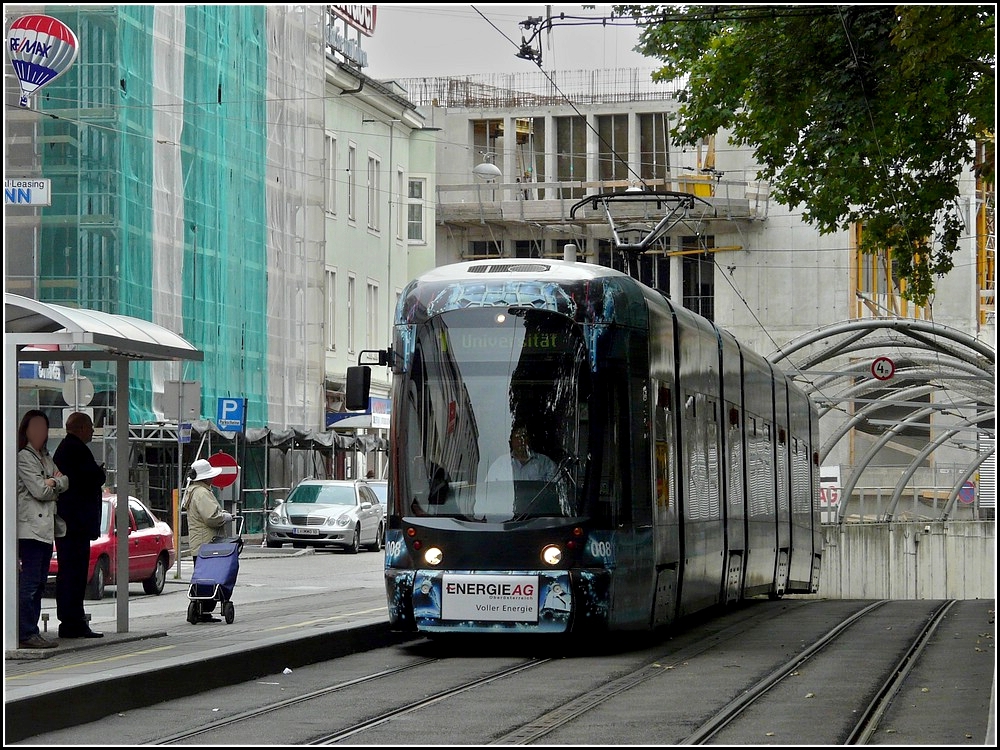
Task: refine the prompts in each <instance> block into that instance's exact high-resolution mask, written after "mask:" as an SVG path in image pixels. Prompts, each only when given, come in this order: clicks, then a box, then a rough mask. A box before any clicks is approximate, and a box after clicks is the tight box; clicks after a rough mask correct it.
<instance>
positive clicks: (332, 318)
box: [325, 271, 337, 352]
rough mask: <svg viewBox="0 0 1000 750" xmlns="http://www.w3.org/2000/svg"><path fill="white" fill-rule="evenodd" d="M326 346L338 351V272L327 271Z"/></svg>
mask: <svg viewBox="0 0 1000 750" xmlns="http://www.w3.org/2000/svg"><path fill="white" fill-rule="evenodd" d="M325 324H326V348H327V349H329V350H330V351H332V352H334V351H337V272H336V271H327V272H326V323H325Z"/></svg>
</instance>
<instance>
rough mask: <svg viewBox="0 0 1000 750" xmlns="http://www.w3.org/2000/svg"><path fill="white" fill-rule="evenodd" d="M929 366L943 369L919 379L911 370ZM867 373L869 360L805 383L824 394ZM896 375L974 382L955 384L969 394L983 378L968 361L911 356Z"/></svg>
mask: <svg viewBox="0 0 1000 750" xmlns="http://www.w3.org/2000/svg"><path fill="white" fill-rule="evenodd" d="M928 366H937V367H939V368H940V370H941V371H940V372H938V373H937V374H935V375H934V376H933V377H930V378H926V377H925V378H919V379H918V378H913V377H912V376H911V371H913V370H914V369H915V368H919V367H928ZM946 367H947V368H949V369H954V370H956V371H957V372H955V373H951V372H945V368H946ZM867 373H868V363H867V362H857V363H851V364H849V365H847V366H845V367H844V369H843V370H840V371H835V372H834V374H831V375H827V376H825V377H824V378H818V379H816V380H814V381H812V382H809V383H807V384H805V386H804V388H805V390H806V392H807V393H820V394H822V390H823V389H824V388H828V387H829V386H831V385H832V384H833V383H835V382H836V381H838V380H840V379H842V378H858V377H863V376H865V375H867ZM962 373H967V374H962ZM894 377H895V378H896V379H898V380H906V381H912V380H918V382H924V383H926V382H930V381H946V380H953V381H957V382H960V383H961V382H968V383H970V384H972V385H971V387H969V388H960V387H958V386H955V387H954V389H955V390H957V391H962V392H968V394H969V395H972V393H973V392H974V389H975V385H974V384H975V383H976V382H977V381H978V380H981V379H982V370H978V369H975V368H973V367H972V366H971V365H968V364H966V363H956V362H947V363H946V362H940V361H938V360H936V359H930V358H918V357H911V358H910V359H909V360H908V361H907V362H906V366H905V367H902V368H900V367H897V368H896V374H895V376H894ZM858 385H864V386H868V388H866V390H878V389H879V388H882V387H884V385H882V381H876V382H875V383H871V382H869V381H868V380H865V381H864V382H863V383H859V384H858ZM839 400H843V399H839Z"/></svg>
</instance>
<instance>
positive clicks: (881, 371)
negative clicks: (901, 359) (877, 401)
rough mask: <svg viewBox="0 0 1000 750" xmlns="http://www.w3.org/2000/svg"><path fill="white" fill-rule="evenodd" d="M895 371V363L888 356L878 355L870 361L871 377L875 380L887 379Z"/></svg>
mask: <svg viewBox="0 0 1000 750" xmlns="http://www.w3.org/2000/svg"><path fill="white" fill-rule="evenodd" d="M895 372H896V365H895V364H893V362H892V360H891V359H889V358H888V357H879V358H878V359H876V360H875V361H874V362H872V377H873V378H875V379H876V380H888V379H889V378H891V377H892V376H893V375H894V374H895Z"/></svg>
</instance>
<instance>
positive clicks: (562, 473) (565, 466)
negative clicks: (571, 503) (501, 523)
mask: <svg viewBox="0 0 1000 750" xmlns="http://www.w3.org/2000/svg"><path fill="white" fill-rule="evenodd" d="M574 460H575V459H574V457H573V456H566V457H565V458H563V459H562V460H561V461H560V462H559V464H558V465H557V466H556V471H555V473H554V474H553V475H552V477H551V478H549V479H548V480H547V481H546V482H545V483H544V484H543V485H542V486H541V487H539V488H538V490H537V491H536V492H535V494H534V495H532V497H531V499H530V500H528V502H527V504H526V505H525V506H524V508H523V509H522V510H521V511H520V512H519V513H516V514H515V515H514V517H513V518H512V519H511V520H512V521H524V520H526V519H528V518H529V517H530V511H531V510H532V508H534V506H535V503H537V502H538V500H539V499H540V498H543V497H544V498H546V499H551V498H552V491H551V488H552V487H553V486H554V487H555V492H556V498H555V499H556V501H557V502H558V504H559V512H558V513H548V512H547V513H543V514H542V515H546V516H549V515H558V516H563V515H565V512H564V510H563V506H562V503H561V502H559V497H558V494H559V485H558V481H559V480H560V479H562V478H563V477H565V478H566V479H567V488H566V489H567V491H569V489H570V488H573V489H574V490H575V488H576V482H575V481H574V480H573V476H572V474H571V472H570V471H569V464H571V463H572V462H573V461H574ZM519 484H520V485H521V486H524V485H536V484H537V482H523V481H521V482H515V483H514V485H515V487H517V486H518V485H519Z"/></svg>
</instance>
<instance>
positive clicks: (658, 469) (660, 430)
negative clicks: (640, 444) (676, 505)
mask: <svg viewBox="0 0 1000 750" xmlns="http://www.w3.org/2000/svg"><path fill="white" fill-rule="evenodd" d="M653 439H654V446H655V449H654V465H653V474H654V481H655V486H656V508H657V512H658V514H662V513H665V512H666V511H667V510H668V509H669V508H670V494H671V493H670V441H671V434H670V389H669V388H668V387H667V386H666V385H664V384H663V383H659V384H657V386H656V406H655V408H654V410H653Z"/></svg>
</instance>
